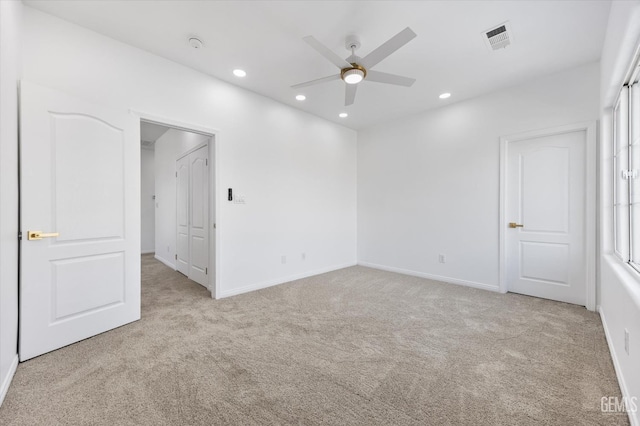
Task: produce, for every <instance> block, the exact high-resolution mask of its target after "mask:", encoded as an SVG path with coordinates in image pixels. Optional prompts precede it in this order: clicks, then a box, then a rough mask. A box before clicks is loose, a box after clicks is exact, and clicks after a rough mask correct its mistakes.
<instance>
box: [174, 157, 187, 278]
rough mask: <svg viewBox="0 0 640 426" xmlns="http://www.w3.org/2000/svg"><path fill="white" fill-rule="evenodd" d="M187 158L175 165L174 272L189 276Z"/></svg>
mask: <svg viewBox="0 0 640 426" xmlns="http://www.w3.org/2000/svg"><path fill="white" fill-rule="evenodd" d="M189 179H190V173H189V156H186V157H182V158H181V159H179V160H178V161H177V163H176V205H177V211H176V223H177V234H176V270H177V271H178V272H181V273H183V274H184V275H186V276H189V264H190V258H191V254H190V252H189Z"/></svg>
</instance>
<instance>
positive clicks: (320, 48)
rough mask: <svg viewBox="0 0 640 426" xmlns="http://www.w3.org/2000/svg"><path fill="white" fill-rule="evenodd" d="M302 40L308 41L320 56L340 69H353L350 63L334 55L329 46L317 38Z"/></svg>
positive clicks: (309, 37) (307, 37) (311, 37)
mask: <svg viewBox="0 0 640 426" xmlns="http://www.w3.org/2000/svg"><path fill="white" fill-rule="evenodd" d="M302 39H303V40H304V41H306V42H307V44H308V45H309V46H311V47H313V48H314V49H315V50H316V51H317V52H318V53H319V54H321V55H322V56H324V57H325V58H327V59H328V60H330V61H331V62H332V63H333V64H334V65H335V66H336V67H338V68H340V69H342V68H348V67H351V64H350V63H349V62H347V61H345V60H344V59H342V58H341V57H340V56H338V55H336V54H335V53H333V52H332V51H331V50H330V49H329V48H328V47H327V46H325V45H324V44H322V43H320V42H319V41H318V40H316V39H315V37H313V36H306V37H303V38H302Z"/></svg>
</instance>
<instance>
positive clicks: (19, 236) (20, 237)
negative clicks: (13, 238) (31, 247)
mask: <svg viewBox="0 0 640 426" xmlns="http://www.w3.org/2000/svg"><path fill="white" fill-rule="evenodd" d="M18 241H22V231H20V232H18Z"/></svg>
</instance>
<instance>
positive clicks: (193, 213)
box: [139, 114, 217, 298]
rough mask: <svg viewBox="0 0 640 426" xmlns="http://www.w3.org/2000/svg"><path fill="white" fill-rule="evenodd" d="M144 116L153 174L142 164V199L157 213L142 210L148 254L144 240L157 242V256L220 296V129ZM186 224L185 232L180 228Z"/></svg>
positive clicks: (143, 130)
mask: <svg viewBox="0 0 640 426" xmlns="http://www.w3.org/2000/svg"><path fill="white" fill-rule="evenodd" d="M139 117H140V137H141V149H142V151H145V150H147V151H152V152H153V154H152V155H153V162H152V163H151V164H152V167H153V170H152V172H149V171H148V170H147V171H145V169H144V168H145V163H144V161H142V162H141V176H142V179H141V181H142V185H141V190H142V191H141V195H142V197H141V202H142V204H143V205H144V204H145V203H149V202H150V201H151V202H152V206H153V211H152V215H153V217H152V216H151V214H148V215H147V216H146V217H145V216H144V207H143V208H142V209H141V212H142V213H143V215H142V217H141V221H142V226H141V232H142V235H141V240H142V242H143V245H142V247H141V252H142V254H144V253H145V252H147V253H148V252H149V250H148V249H145V246H144V242H145V241H152V244H153V246H152V247H153V250H152V252H153V256H154V258H155V259H156V260H158V261H160V262H162V263H164V264H165V265H166V266H168V267H170V268H171V269H173V270H176V271H178V272H181V273H183V274H184V275H186V276H187V277H188V278H189V279H191V280H192V281H194V282H196V283H198V284H200V285H202V286H204V287H205V288H207V289H208V290H209V291H210V292H211V295H212V297H214V298H215V295H216V283H217V274H216V259H217V256H216V253H217V251H216V244H217V238H216V235H215V233H216V203H215V195H216V167H215V164H216V162H215V158H216V156H215V152H216V136H215V131H213V130H212V129H203V128H202V127H200V126H191V125H189V124H184V123H176V122H173V121H170V120H166V119H158V118H154V117H151V116H148V115H145V114H139ZM149 135H151V136H149ZM145 145H146V146H145ZM143 155H144V154H143ZM142 157H143V156H141V158H142ZM147 164H148V163H147ZM149 174H153V179H152V182H153V186H152V191H151V192H152V194H146V193H145V189H144V186H145V184H144V180H145V179H144V177H145V175H149ZM195 181H197V182H195ZM194 182H195V183H194ZM181 188H183V189H184V190H185V192H181V191H180V189H181ZM146 192H149V191H146ZM145 195H146V198H147V199H145ZM187 203H189V204H187ZM150 222H153V227H151V226H150ZM181 223H182V224H183V225H184V231H185V232H178V227H179V224H181ZM145 232H146V235H145ZM149 234H153V235H152V236H151V235H149ZM183 237H184V238H183ZM147 245H148V243H147ZM185 265H186V267H185Z"/></svg>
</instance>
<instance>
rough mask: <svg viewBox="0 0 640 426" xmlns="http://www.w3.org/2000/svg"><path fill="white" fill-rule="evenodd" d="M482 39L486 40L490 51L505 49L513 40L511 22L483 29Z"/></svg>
mask: <svg viewBox="0 0 640 426" xmlns="http://www.w3.org/2000/svg"><path fill="white" fill-rule="evenodd" d="M482 39H483V40H484V43H485V45H486V46H487V49H489V50H490V51H494V50H499V49H504V48H505V47H507V46H509V45H510V44H511V43H512V41H513V32H512V31H511V24H509V22H505V23H503V24H500V25H498V26H496V27H493V28H491V29H489V30H486V31H483V32H482Z"/></svg>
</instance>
